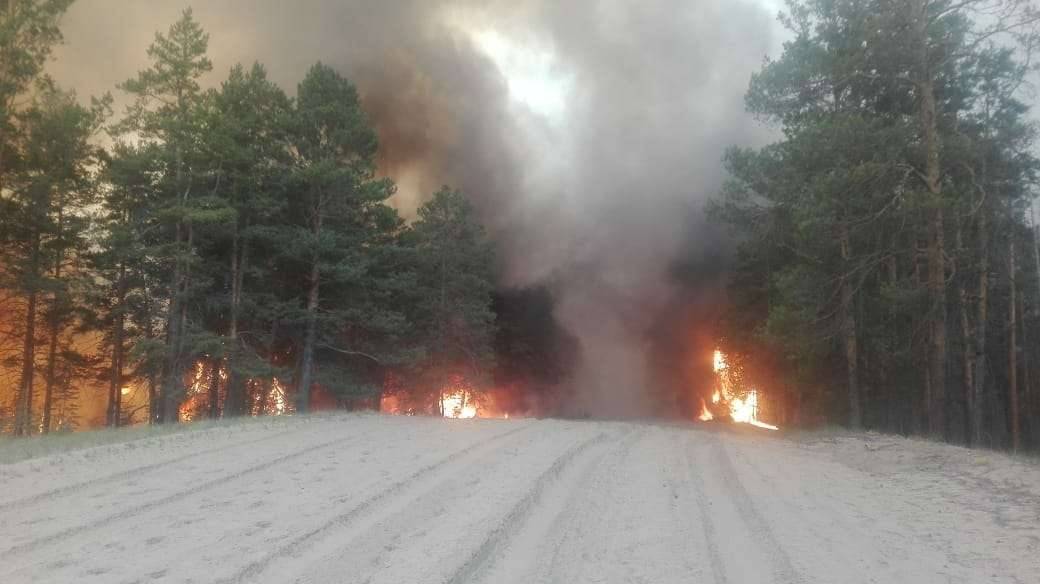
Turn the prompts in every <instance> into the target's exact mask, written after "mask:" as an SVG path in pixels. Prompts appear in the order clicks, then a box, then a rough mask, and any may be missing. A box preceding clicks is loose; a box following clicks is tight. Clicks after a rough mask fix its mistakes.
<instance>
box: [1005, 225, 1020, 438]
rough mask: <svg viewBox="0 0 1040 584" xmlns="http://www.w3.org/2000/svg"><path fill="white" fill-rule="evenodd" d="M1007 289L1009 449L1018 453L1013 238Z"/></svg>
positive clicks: (1015, 279)
mask: <svg viewBox="0 0 1040 584" xmlns="http://www.w3.org/2000/svg"><path fill="white" fill-rule="evenodd" d="M1008 263H1009V268H1008V287H1009V288H1010V293H1009V294H1010V299H1009V301H1008V336H1009V338H1008V394H1009V395H1008V403H1009V408H1010V412H1009V415H1010V416H1011V449H1012V450H1014V451H1016V452H1017V451H1018V449H1019V447H1020V446H1021V442H1022V436H1021V431H1020V427H1019V422H1020V415H1019V404H1018V310H1017V308H1018V307H1017V304H1018V303H1017V302H1016V301H1015V296H1016V287H1017V277H1016V274H1015V272H1016V270H1017V266H1016V263H1015V238H1014V235H1012V236H1011V243H1010V244H1008Z"/></svg>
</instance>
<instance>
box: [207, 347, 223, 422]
mask: <svg viewBox="0 0 1040 584" xmlns="http://www.w3.org/2000/svg"><path fill="white" fill-rule="evenodd" d="M212 361H213V363H212V365H211V371H210V380H209V419H211V420H216V419H217V418H219V417H220V364H221V363H220V359H219V358H216V357H214V358H213V359H212Z"/></svg>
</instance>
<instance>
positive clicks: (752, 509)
mask: <svg viewBox="0 0 1040 584" xmlns="http://www.w3.org/2000/svg"><path fill="white" fill-rule="evenodd" d="M709 448H710V449H711V461H712V462H713V464H712V465H711V466H710V467H706V469H707V470H708V471H709V472H710V471H718V472H719V474H720V478H721V479H722V480H723V483H724V485H725V494H726V496H727V497H728V498H729V500H730V501H731V502H732V503H733V505H734V507H735V508H736V510H737V514H738V515H739V517H740V520H741V521H742V522H743V523H744V525H745V526H746V527H747V529H748V532H749V533H750V534H751V536H752V538H753V540H754V542H755V543H756V544H757V545H758V547H759V549H760V550H761V551H762V552H763V553H764V554H765V555H766V556H767V557H768V559H769V562H770V564H771V565H770V568H771V571H772V575H773V581H774V582H777V583H783V584H799V583H801V582H804V579H803V578H802V576H801V575H800V574H799V573H798V570H796V569H795V567H794V564H793V563H792V562H791V557H790V556H789V555H788V554H787V552H786V551H785V550H784V548H783V547H782V546H781V545H780V542H779V541H778V540H777V539H776V536H775V534H774V533H773V530H772V528H770V526H769V522H768V521H766V519H765V518H764V517H763V516H762V514H761V513H760V512H759V511H758V509H757V507H756V505H755V502H754V500H753V499H752V498H751V496H750V495H748V492H747V489H745V488H744V485H743V482H742V481H741V479H740V475H739V474H738V473H737V471H736V468H735V467H734V466H733V461H732V460H730V457H729V453H728V452H727V451H726V446H725V444H723V440H722V438H720V437H719V436H718V435H716V434H712V435H711V438H710V439H709ZM694 470H695V471H696V469H694ZM702 513H703V511H702ZM705 517H706V518H707V517H710V509H708V514H707V515H705ZM705 525H707V521H706V522H705ZM706 535H707V534H706ZM708 541H709V547H710V546H712V545H713V543H714V542H716V541H718V538H717V536H716V537H714V538H711V537H709V538H708ZM711 552H712V550H711V549H709V553H711ZM716 557H717V558H719V561H720V562H721V555H718V551H717V550H716V551H715V553H714V554H713V560H712V571H713V572H715V570H716V564H715V559H714V558H716ZM723 578H724V579H723V580H721V582H728V581H729V579H728V576H727V575H725V570H723Z"/></svg>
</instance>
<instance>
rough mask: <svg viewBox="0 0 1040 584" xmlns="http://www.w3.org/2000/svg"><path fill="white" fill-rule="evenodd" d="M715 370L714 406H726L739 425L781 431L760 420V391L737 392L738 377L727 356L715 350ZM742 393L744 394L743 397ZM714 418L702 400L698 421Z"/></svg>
mask: <svg viewBox="0 0 1040 584" xmlns="http://www.w3.org/2000/svg"><path fill="white" fill-rule="evenodd" d="M713 369H714V371H715V379H716V382H717V383H718V386H717V387H716V388H715V391H714V392H713V393H712V395H711V403H712V404H714V405H718V404H722V405H724V406H725V407H726V408H727V409H728V410H729V417H730V419H732V420H733V421H734V422H736V423H738V424H750V425H752V426H756V427H758V428H764V429H766V430H779V428H778V427H777V426H774V425H772V424H767V423H765V422H762V421H761V420H759V419H758V410H759V407H758V390H756V389H754V388H749V389H747V391H745V392H738V391H736V387H737V381H738V379H737V375H735V374H734V372H733V370H732V369H731V368H730V366H729V362H728V361H727V360H726V355H725V354H723V352H722V351H720V350H718V349H716V350H715V354H714V356H713ZM740 393H743V397H741V395H740ZM714 417H715V416H714V414H712V412H711V410H709V409H708V407H707V405H706V404H705V403H704V400H701V412H700V415H699V416H698V419H699V420H701V421H703V422H707V421H710V420H712V419H714Z"/></svg>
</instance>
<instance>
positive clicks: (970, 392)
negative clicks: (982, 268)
mask: <svg viewBox="0 0 1040 584" xmlns="http://www.w3.org/2000/svg"><path fill="white" fill-rule="evenodd" d="M957 251H958V257H960V258H963V257H965V256H966V251H965V248H964V238H963V234H962V232H961V227H960V225H958V226H957ZM962 269H963V268H962ZM957 307H958V309H959V311H960V321H961V338H962V339H963V343H964V355H963V363H962V367H963V369H962V375H963V376H964V379H963V381H964V431H965V433H964V436H965V438H966V441H967V442H968V444H969V445H971V444H972V440H973V438H972V436H973V435H972V420H973V419H974V412H975V399H974V395H975V393H974V392H975V333H974V331H972V323H971V316H970V314H969V312H968V292H967V290H966V289H965V286H964V281H963V280H962V279H960V278H958V279H957Z"/></svg>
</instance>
